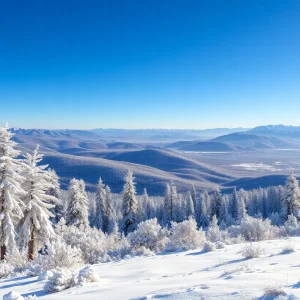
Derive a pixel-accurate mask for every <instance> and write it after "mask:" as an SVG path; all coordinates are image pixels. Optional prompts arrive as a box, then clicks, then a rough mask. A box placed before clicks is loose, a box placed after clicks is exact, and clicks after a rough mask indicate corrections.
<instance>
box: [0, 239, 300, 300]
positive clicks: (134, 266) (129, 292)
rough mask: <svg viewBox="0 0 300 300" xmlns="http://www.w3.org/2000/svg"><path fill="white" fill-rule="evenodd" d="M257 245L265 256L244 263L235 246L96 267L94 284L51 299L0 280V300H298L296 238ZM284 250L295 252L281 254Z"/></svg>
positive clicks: (32, 286) (26, 285) (24, 283)
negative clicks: (6, 299)
mask: <svg viewBox="0 0 300 300" xmlns="http://www.w3.org/2000/svg"><path fill="white" fill-rule="evenodd" d="M256 244H259V245H260V246H261V248H263V249H264V250H265V252H264V254H263V255H262V256H261V257H260V258H254V259H249V260H246V259H243V258H242V256H241V254H240V253H239V252H240V250H241V248H242V247H243V245H241V244H239V245H231V246H226V248H225V249H219V250H216V251H214V252H209V253H203V252H201V250H194V251H188V252H181V253H173V254H168V255H158V256H153V257H136V258H130V259H127V260H122V261H120V262H112V263H106V264H99V265H96V266H95V267H96V268H97V270H98V273H99V276H100V278H101V281H100V282H99V283H90V284H87V285H85V286H83V287H75V288H71V289H68V290H64V291H62V292H59V293H55V294H45V293H44V291H43V285H44V282H42V281H37V278H36V277H34V278H28V277H20V278H14V279H6V280H0V298H1V297H2V296H3V295H4V294H5V293H8V292H9V291H11V290H14V291H18V292H20V293H22V294H23V295H28V294H36V295H37V296H38V297H39V298H40V297H41V299H45V300H48V299H53V300H56V299H70V300H71V299H72V300H73V299H74V300H77V299H78V300H79V299H84V300H96V299H105V300H118V299H122V300H124V299H131V300H142V299H168V300H183V299H193V300H194V299H265V298H260V297H261V296H262V295H263V293H264V289H265V288H268V287H270V286H274V285H275V286H280V285H281V286H282V288H283V290H284V291H285V292H286V293H287V297H284V298H281V299H300V283H299V281H300V238H299V237H297V238H290V239H289V240H274V241H263V242H259V243H256ZM287 244H291V245H293V246H294V247H295V249H296V252H294V253H290V254H280V252H281V250H282V248H283V247H284V246H285V245H287ZM271 299H272V298H271Z"/></svg>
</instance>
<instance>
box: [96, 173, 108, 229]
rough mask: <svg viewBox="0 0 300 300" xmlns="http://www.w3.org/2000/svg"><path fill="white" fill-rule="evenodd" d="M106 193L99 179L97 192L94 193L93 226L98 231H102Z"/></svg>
mask: <svg viewBox="0 0 300 300" xmlns="http://www.w3.org/2000/svg"><path fill="white" fill-rule="evenodd" d="M105 199H106V192H105V184H104V183H103V181H102V179H101V177H100V178H99V181H98V185H97V191H96V213H95V221H94V226H95V227H96V228H98V229H101V230H102V231H104V229H103V227H104V226H103V223H104V212H105V210H106V207H105V206H106V205H105Z"/></svg>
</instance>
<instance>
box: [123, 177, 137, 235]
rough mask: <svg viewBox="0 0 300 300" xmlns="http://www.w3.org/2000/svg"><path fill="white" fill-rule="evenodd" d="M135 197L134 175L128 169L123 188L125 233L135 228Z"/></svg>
mask: <svg viewBox="0 0 300 300" xmlns="http://www.w3.org/2000/svg"><path fill="white" fill-rule="evenodd" d="M137 206H138V204H137V199H136V191H135V184H134V177H133V174H132V172H131V171H128V174H127V176H126V177H125V185H124V188H123V205H122V211H123V221H122V223H123V224H122V225H123V231H124V233H125V235H127V234H128V233H129V232H131V231H134V230H135V229H136V226H137V224H136V213H137Z"/></svg>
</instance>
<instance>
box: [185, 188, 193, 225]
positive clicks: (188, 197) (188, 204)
mask: <svg viewBox="0 0 300 300" xmlns="http://www.w3.org/2000/svg"><path fill="white" fill-rule="evenodd" d="M189 217H192V218H195V208H194V201H193V199H192V195H191V193H190V192H189V191H188V192H187V194H186V219H188V218H189Z"/></svg>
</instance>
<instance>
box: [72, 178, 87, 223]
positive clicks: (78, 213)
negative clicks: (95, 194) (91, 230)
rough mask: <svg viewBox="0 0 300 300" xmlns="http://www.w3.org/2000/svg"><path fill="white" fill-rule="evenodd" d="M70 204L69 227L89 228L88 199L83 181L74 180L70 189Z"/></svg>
mask: <svg viewBox="0 0 300 300" xmlns="http://www.w3.org/2000/svg"><path fill="white" fill-rule="evenodd" d="M69 193H70V202H69V206H68V209H67V225H68V226H70V225H75V226H76V227H80V226H83V227H88V226H89V219H88V207H89V206H88V197H87V194H86V191H85V183H84V181H83V180H82V179H80V180H78V179H75V178H73V179H72V180H71V181H70V187H69Z"/></svg>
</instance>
